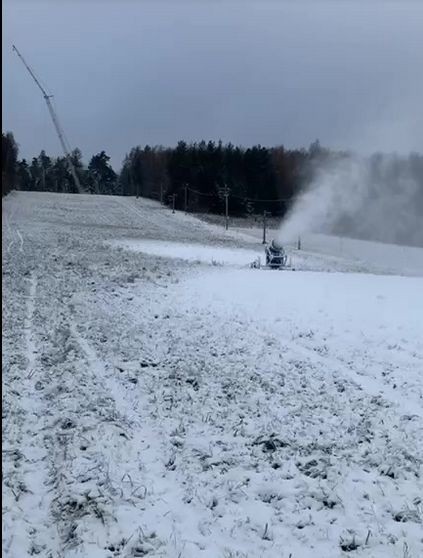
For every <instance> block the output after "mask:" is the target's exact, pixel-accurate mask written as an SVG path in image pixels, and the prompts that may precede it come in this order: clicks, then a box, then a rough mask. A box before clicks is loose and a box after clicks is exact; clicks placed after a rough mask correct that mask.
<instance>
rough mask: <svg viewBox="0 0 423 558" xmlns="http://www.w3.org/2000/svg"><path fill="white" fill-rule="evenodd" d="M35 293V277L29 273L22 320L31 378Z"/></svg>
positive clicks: (33, 354)
mask: <svg viewBox="0 0 423 558" xmlns="http://www.w3.org/2000/svg"><path fill="white" fill-rule="evenodd" d="M36 293H37V278H36V277H35V275H34V274H32V273H31V275H30V276H29V294H28V296H27V299H26V316H25V322H24V329H25V344H26V356H27V359H28V368H27V370H28V374H27V377H28V378H31V377H32V375H33V374H34V371H35V362H36V358H37V349H36V344H35V342H34V336H33V329H34V328H33V321H34V312H35V297H36Z"/></svg>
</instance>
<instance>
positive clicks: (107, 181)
mask: <svg viewBox="0 0 423 558" xmlns="http://www.w3.org/2000/svg"><path fill="white" fill-rule="evenodd" d="M109 161H110V157H109V156H108V155H106V153H105V152H104V151H101V152H100V153H97V155H93V156H92V157H91V161H90V162H89V164H88V179H87V183H88V186H89V188H90V190H91V191H92V192H95V193H97V194H115V193H116V191H117V176H116V173H115V171H114V170H113V169H112V167H111V166H110V164H109Z"/></svg>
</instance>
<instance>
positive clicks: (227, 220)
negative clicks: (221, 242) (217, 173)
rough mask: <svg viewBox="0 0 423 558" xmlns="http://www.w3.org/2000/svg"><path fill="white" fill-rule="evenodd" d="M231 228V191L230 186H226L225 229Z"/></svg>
mask: <svg viewBox="0 0 423 558" xmlns="http://www.w3.org/2000/svg"><path fill="white" fill-rule="evenodd" d="M228 227H229V190H228V185H227V184H225V229H226V230H228Z"/></svg>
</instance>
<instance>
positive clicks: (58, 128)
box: [12, 45, 82, 192]
mask: <svg viewBox="0 0 423 558" xmlns="http://www.w3.org/2000/svg"><path fill="white" fill-rule="evenodd" d="M12 49H13V50H14V51H15V52H16V54H17V55H18V56H19V58H20V59H21V60H22V63H23V64H24V66H25V68H26V69H27V70H28V72H29V73H30V74H31V77H32V79H33V80H34V81H35V83H36V84H37V85H38V87H39V88H40V90H41V92H42V94H43V97H44V100H45V102H46V103H47V108H48V111H49V113H50V116H51V119H52V120H53V124H54V128H55V130H56V132H57V135H58V136H59V141H60V145H61V146H62V149H63V152H64V154H65V157H66V160H67V163H68V166H69V170H70V172H71V174H72V178H73V180H74V182H75V186H76V188H77V190H78V192H82V188H81V184H80V182H79V178H78V175H77V174H76V170H75V166H74V164H73V162H72V158H71V155H70V152H69V151H70V150H69V148H68V146H67V145H66V139H65V134H64V132H63V129H62V127H61V126H60V122H59V119H58V118H57V114H56V112H55V110H54V108H53V105H52V102H51V99H52V97H53V95H48V94H47V92H46V90H45V89H44V87H43V86H42V85H41V83H40V82H39V81H38V79H37V77H36V75H35V74H34V72H33V71H32V69H31V68H30V66H28V64H27V63H26V61H25V59H24V57H23V56H22V54H21V53H20V52H19V50H18V49H17V48H16V47H15V45H12Z"/></svg>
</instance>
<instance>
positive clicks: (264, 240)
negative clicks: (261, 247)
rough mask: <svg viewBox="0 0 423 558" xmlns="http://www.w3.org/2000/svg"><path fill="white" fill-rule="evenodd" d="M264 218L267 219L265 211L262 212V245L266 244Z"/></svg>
mask: <svg viewBox="0 0 423 558" xmlns="http://www.w3.org/2000/svg"><path fill="white" fill-rule="evenodd" d="M266 217H267V211H266V210H264V211H263V242H262V244H266Z"/></svg>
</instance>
